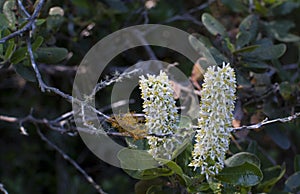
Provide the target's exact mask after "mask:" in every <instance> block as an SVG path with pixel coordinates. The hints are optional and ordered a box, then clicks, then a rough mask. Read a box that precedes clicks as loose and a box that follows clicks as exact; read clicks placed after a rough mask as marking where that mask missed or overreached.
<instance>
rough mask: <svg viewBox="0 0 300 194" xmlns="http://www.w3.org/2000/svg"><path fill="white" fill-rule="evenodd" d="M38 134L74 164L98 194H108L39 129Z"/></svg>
mask: <svg viewBox="0 0 300 194" xmlns="http://www.w3.org/2000/svg"><path fill="white" fill-rule="evenodd" d="M37 132H38V134H39V136H40V137H41V139H42V140H43V141H44V142H46V143H47V144H48V145H49V146H50V147H52V148H53V149H55V150H56V151H57V152H58V153H59V154H60V155H61V156H62V157H63V158H64V159H65V160H66V161H68V162H69V163H70V164H72V165H73V166H74V167H75V168H76V170H78V171H79V172H80V173H81V174H82V175H83V176H84V178H85V179H86V180H87V181H88V182H89V183H90V184H91V185H92V186H93V187H94V188H95V189H96V190H97V191H98V193H100V194H106V193H105V192H104V191H103V190H102V188H101V187H100V185H98V184H97V183H96V182H95V181H94V179H93V178H92V177H91V176H89V175H88V174H87V173H86V172H85V171H84V170H83V168H81V167H80V166H79V164H77V162H75V160H73V159H72V158H71V157H70V156H69V155H67V154H66V153H65V152H64V151H63V150H62V149H60V148H59V147H58V146H57V145H55V144H54V143H53V142H51V141H50V140H49V139H48V138H47V137H46V136H45V135H44V134H43V133H42V132H41V131H40V130H39V129H37Z"/></svg>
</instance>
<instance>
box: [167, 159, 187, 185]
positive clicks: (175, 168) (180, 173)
mask: <svg viewBox="0 0 300 194" xmlns="http://www.w3.org/2000/svg"><path fill="white" fill-rule="evenodd" d="M165 166H167V167H168V168H169V169H171V170H172V171H173V172H174V173H175V174H177V175H178V176H179V177H180V178H181V180H182V181H181V184H183V185H187V184H188V179H189V177H188V176H187V175H185V174H184V173H183V170H182V168H181V167H180V166H179V165H178V164H176V163H175V162H173V161H169V162H168V163H166V164H165Z"/></svg>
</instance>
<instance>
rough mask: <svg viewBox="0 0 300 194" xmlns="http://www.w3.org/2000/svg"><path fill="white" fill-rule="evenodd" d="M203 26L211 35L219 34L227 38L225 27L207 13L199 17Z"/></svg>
mask: <svg viewBox="0 0 300 194" xmlns="http://www.w3.org/2000/svg"><path fill="white" fill-rule="evenodd" d="M201 19H202V22H203V25H204V26H205V27H206V29H207V30H208V31H209V32H210V33H211V34H212V35H215V36H216V35H218V34H220V35H221V36H222V37H226V36H227V32H226V29H225V27H224V26H223V25H222V24H221V23H220V22H219V21H218V20H216V19H215V18H214V17H213V16H212V15H210V14H209V13H204V14H203V15H202V17H201Z"/></svg>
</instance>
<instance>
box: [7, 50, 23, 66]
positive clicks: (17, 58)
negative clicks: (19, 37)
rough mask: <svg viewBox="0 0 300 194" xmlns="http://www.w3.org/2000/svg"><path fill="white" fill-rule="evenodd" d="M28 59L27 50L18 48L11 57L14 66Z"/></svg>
mask: <svg viewBox="0 0 300 194" xmlns="http://www.w3.org/2000/svg"><path fill="white" fill-rule="evenodd" d="M26 57H27V48H26V47H20V48H18V49H17V50H16V51H15V52H14V53H13V54H12V56H11V58H10V62H11V63H12V64H18V63H20V62H21V61H23V60H24V59H25V58H26Z"/></svg>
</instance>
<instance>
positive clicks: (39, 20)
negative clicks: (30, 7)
mask: <svg viewBox="0 0 300 194" xmlns="http://www.w3.org/2000/svg"><path fill="white" fill-rule="evenodd" d="M45 22H46V19H37V20H36V22H35V24H36V25H37V26H40V25H42V24H43V23H45Z"/></svg>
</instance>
